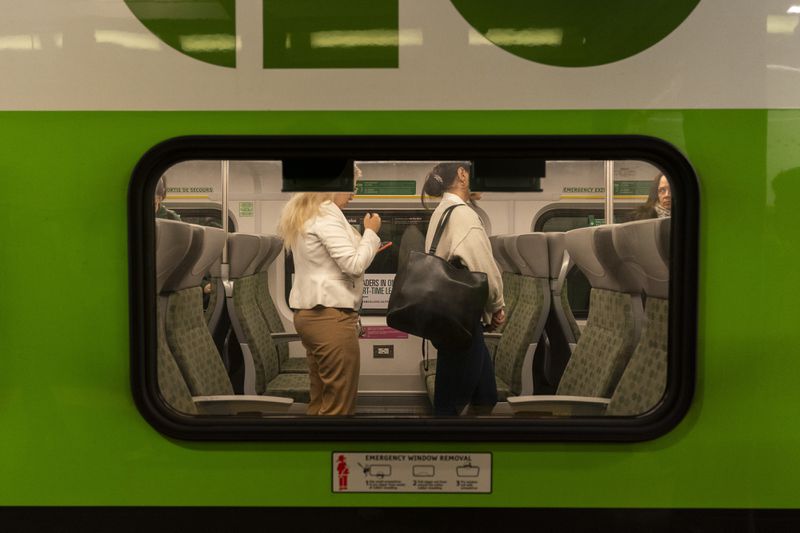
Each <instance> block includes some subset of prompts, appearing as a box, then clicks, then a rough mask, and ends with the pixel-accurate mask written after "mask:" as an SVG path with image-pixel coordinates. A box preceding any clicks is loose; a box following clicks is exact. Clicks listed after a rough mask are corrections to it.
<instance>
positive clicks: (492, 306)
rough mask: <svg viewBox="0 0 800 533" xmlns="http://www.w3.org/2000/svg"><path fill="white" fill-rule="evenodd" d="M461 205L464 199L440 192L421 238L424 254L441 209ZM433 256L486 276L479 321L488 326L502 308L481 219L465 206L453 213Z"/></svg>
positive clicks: (499, 285)
mask: <svg viewBox="0 0 800 533" xmlns="http://www.w3.org/2000/svg"><path fill="white" fill-rule="evenodd" d="M464 203H465V202H464V200H462V199H461V198H459V197H458V196H456V195H455V194H451V193H449V192H446V193H444V195H443V196H442V201H441V203H439V206H438V207H437V208H436V210H435V211H434V212H433V214H432V215H431V221H430V225H429V226H428V234H427V235H426V237H425V251H428V250H430V247H431V242H433V234H434V233H436V226H438V225H439V220H441V218H442V213H444V211H445V209H447V208H448V207H450V206H451V205H454V204H464ZM436 255H437V256H439V257H441V258H444V259H446V260H448V261H450V260H451V259H453V258H454V257H457V258H458V259H459V260H460V261H461V262H462V263H463V264H464V265H465V266H466V267H467V268H468V269H470V270H471V271H472V272H485V273H486V276H487V278H488V280H489V298H488V299H487V300H486V307H485V308H484V316H483V321H484V323H485V324H491V322H492V314H493V313H495V312H496V311H498V310H500V309H502V308H503V307H505V303H504V302H503V280H502V278H501V277H500V271H499V269H498V268H497V263H496V262H495V260H494V256H493V255H492V246H491V244H489V237H488V236H487V235H486V231H485V230H484V229H483V224H482V223H481V219H480V217H479V216H478V214H477V213H476V212H475V211H473V210H472V209H471V208H470V207H469V206H467V207H466V208H463V207H459V208H456V209H454V210H453V212H452V214H451V215H450V220H449V221H448V222H447V226H446V227H445V229H444V233H443V234H442V238H441V240H440V241H439V246H438V247H437V248H436Z"/></svg>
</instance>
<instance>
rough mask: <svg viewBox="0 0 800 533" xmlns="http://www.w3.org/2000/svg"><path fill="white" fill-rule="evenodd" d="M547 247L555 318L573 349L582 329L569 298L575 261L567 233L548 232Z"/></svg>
mask: <svg viewBox="0 0 800 533" xmlns="http://www.w3.org/2000/svg"><path fill="white" fill-rule="evenodd" d="M547 248H548V254H549V256H550V291H551V294H552V295H553V299H554V301H553V304H554V305H553V308H552V310H553V311H555V312H556V315H555V318H556V320H557V323H558V326H559V327H560V329H561V331H562V332H563V335H564V338H565V340H566V341H567V342H568V343H569V344H570V349H573V348H574V347H575V344H577V342H578V339H580V338H581V329H580V327H578V322H577V321H576V320H575V316H574V315H573V314H572V308H571V307H570V305H569V299H568V298H567V295H568V287H567V275H568V274H569V272H570V271H571V270H572V268H573V267H574V266H575V262H574V261H573V260H572V258H571V257H570V255H569V252H567V247H566V233H563V232H553V233H548V234H547ZM556 300H557V301H556Z"/></svg>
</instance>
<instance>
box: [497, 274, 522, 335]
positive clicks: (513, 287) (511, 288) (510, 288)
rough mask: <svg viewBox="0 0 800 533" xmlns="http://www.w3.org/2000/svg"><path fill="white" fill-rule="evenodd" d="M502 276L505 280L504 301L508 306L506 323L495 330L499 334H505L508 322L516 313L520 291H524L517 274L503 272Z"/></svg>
mask: <svg viewBox="0 0 800 533" xmlns="http://www.w3.org/2000/svg"><path fill="white" fill-rule="evenodd" d="M501 276H502V279H503V301H504V302H505V304H506V307H505V312H506V321H505V322H504V323H503V324H501V325H500V327H499V328H497V329H496V330H495V332H497V333H503V331H504V330H505V328H506V325H507V324H508V321H509V320H510V319H511V315H512V314H513V313H514V306H515V305H516V303H517V299H518V298H519V294H520V291H521V290H522V288H521V286H520V283H519V276H518V275H517V274H514V273H513V272H502V273H501Z"/></svg>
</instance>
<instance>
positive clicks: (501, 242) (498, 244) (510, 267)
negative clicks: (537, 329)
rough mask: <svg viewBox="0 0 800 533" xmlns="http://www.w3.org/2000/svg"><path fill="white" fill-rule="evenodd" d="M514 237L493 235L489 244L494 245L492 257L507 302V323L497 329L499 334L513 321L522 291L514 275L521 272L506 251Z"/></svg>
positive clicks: (504, 299)
mask: <svg viewBox="0 0 800 533" xmlns="http://www.w3.org/2000/svg"><path fill="white" fill-rule="evenodd" d="M512 237H513V236H512V235H492V236H491V237H490V238H489V243H490V244H491V245H492V255H493V256H494V260H495V262H496V263H497V267H498V269H499V270H500V276H501V278H502V281H503V301H504V302H505V313H506V321H505V323H503V324H501V325H500V327H498V328H497V330H496V332H497V333H503V331H505V328H506V326H507V325H508V323H509V321H510V320H511V315H512V314H514V306H515V305H516V303H517V298H518V297H519V294H520V291H521V287H520V283H519V279H518V278H517V277H516V276H514V274H519V271H518V269H517V266H516V265H514V262H513V261H512V260H511V258H510V257H509V256H508V252H507V250H506V248H507V247H508V246H509V245H508V240H509V239H510V238H512Z"/></svg>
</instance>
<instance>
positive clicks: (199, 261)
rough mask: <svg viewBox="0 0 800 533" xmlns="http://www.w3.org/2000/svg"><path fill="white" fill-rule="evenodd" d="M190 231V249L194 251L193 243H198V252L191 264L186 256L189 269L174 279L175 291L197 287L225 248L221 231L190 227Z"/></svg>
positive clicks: (223, 233) (223, 235)
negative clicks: (191, 234) (191, 231)
mask: <svg viewBox="0 0 800 533" xmlns="http://www.w3.org/2000/svg"><path fill="white" fill-rule="evenodd" d="M192 230H193V232H194V238H193V239H192V244H193V246H192V249H193V250H194V249H195V247H194V243H195V242H199V243H200V246H199V251H198V252H197V253H196V254H195V256H194V260H193V261H192V262H189V257H188V255H187V257H186V260H185V262H186V264H187V266H189V268H188V269H186V270H184V271H183V273H182V275H181V277H180V279H177V278H176V280H175V285H174V286H173V287H174V288H173V290H176V291H180V290H183V289H188V288H190V287H199V286H200V284H201V283H202V281H203V276H205V275H206V274H208V271H209V270H210V269H211V265H212V264H214V261H216V260H217V259H218V258H219V257H220V256H221V255H222V248H223V247H224V246H225V232H224V231H223V230H221V229H217V228H208V227H203V226H195V225H192ZM170 281H171V280H170Z"/></svg>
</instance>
